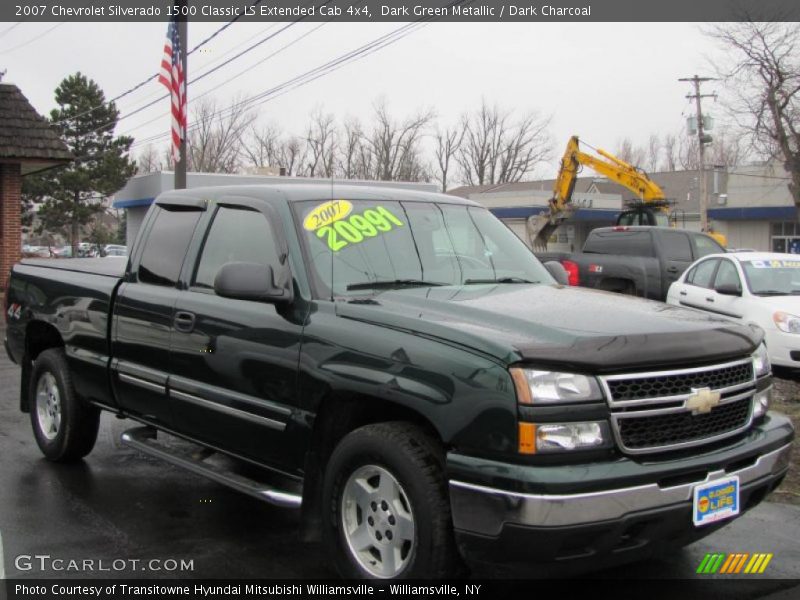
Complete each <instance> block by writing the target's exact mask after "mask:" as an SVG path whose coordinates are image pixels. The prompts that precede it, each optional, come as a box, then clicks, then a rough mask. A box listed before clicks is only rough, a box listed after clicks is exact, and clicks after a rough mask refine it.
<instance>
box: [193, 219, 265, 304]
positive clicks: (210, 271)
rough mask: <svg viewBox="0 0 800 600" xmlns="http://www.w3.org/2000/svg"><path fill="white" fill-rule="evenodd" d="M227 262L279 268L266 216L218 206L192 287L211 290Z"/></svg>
mask: <svg viewBox="0 0 800 600" xmlns="http://www.w3.org/2000/svg"><path fill="white" fill-rule="evenodd" d="M229 262H251V263H259V264H262V265H269V266H271V267H272V269H273V271H274V272H277V271H278V269H279V259H278V250H277V248H276V246H275V240H274V237H273V235H272V230H271V229H270V226H269V223H268V222H267V219H266V217H265V216H264V215H263V214H262V213H260V212H258V211H256V210H249V209H246V208H230V207H227V206H220V207H219V208H218V209H217V212H216V214H215V215H214V221H213V222H212V223H211V228H210V229H209V231H208V235H207V237H206V240H205V243H204V244H203V252H202V254H201V256H200V262H199V264H198V265H197V271H196V272H195V276H194V278H193V280H192V285H193V286H196V287H200V288H207V289H214V278H215V277H216V276H217V272H218V271H219V270H220V268H222V266H223V265H225V264H226V263H229Z"/></svg>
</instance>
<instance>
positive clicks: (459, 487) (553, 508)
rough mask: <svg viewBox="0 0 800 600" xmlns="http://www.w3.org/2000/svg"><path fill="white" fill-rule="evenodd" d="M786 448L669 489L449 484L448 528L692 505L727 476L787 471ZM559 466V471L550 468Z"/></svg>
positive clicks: (563, 520)
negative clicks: (704, 487) (701, 489)
mask: <svg viewBox="0 0 800 600" xmlns="http://www.w3.org/2000/svg"><path fill="white" fill-rule="evenodd" d="M790 450H791V444H786V445H785V446H782V447H781V448H778V449H777V450H773V451H772V452H769V453H767V454H763V455H762V456H760V457H758V459H756V461H755V463H753V464H752V465H750V466H747V467H745V468H742V469H739V470H736V471H731V472H725V471H713V472H710V473H709V474H708V475H707V476H706V478H705V479H703V480H699V481H693V482H691V483H685V484H681V485H676V486H672V487H660V486H659V485H658V484H656V483H651V484H647V485H639V486H634V487H627V488H618V489H612V490H603V491H599V492H591V493H586V494H566V495H538V494H522V493H516V492H509V491H506V490H500V489H495V488H491V487H486V486H481V485H473V484H470V483H465V482H463V481H458V480H450V502H451V505H452V512H453V525H454V526H455V528H456V529H457V530H460V531H468V532H472V533H476V534H479V535H485V536H498V535H499V534H500V533H501V531H502V529H503V526H504V525H506V524H513V525H522V526H528V527H564V526H571V525H585V524H589V523H597V522H601V521H608V520H613V519H619V518H622V517H624V516H626V515H629V514H631V513H636V512H640V511H645V510H649V509H656V508H662V507H668V506H672V505H679V504H682V503H691V501H692V493H693V490H694V487H695V486H697V485H699V484H702V483H706V482H708V481H713V480H715V479H720V478H724V477H730V476H732V475H738V476H739V482H740V486H741V487H742V488H745V487H747V486H748V484H750V483H753V482H756V481H759V480H761V479H764V478H769V477H771V478H772V479H777V478H778V477H780V476H781V475H783V474H784V473H785V471H786V470H787V469H788V467H789V456H790ZM554 468H558V467H554Z"/></svg>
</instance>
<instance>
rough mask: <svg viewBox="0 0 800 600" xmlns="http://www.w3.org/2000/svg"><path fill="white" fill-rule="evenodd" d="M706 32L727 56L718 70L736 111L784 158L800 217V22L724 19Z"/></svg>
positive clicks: (769, 152)
mask: <svg viewBox="0 0 800 600" xmlns="http://www.w3.org/2000/svg"><path fill="white" fill-rule="evenodd" d="M706 33H707V34H708V35H709V36H711V37H712V38H714V39H715V40H717V42H718V43H719V45H720V48H721V50H722V53H723V54H724V55H725V57H726V58H725V62H723V63H722V64H720V65H718V66H717V70H718V72H719V74H720V75H721V76H722V77H723V78H724V79H725V82H726V84H727V87H728V88H729V90H730V92H731V96H732V100H731V101H730V102H729V104H728V106H729V108H730V110H731V112H732V113H733V115H734V116H735V117H736V119H737V121H738V123H739V124H740V125H741V126H742V127H743V128H745V130H746V131H747V133H748V134H749V139H750V140H751V142H752V144H753V147H754V148H755V150H756V151H757V152H759V153H761V154H762V155H766V156H770V157H775V158H779V159H780V160H782V161H783V164H784V167H785V169H786V170H787V171H788V172H789V175H790V181H789V183H788V187H789V191H790V193H791V194H792V198H793V200H794V204H795V207H796V208H797V212H798V218H800V24H799V23H796V22H790V23H782V22H775V21H773V22H761V23H757V22H752V21H747V22H742V23H724V24H720V25H716V26H714V27H712V28H710V29H708V30H707V31H706Z"/></svg>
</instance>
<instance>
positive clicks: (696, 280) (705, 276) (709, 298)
mask: <svg viewBox="0 0 800 600" xmlns="http://www.w3.org/2000/svg"><path fill="white" fill-rule="evenodd" d="M718 265H719V259H718V258H708V259H706V260H704V261H701V262H699V263H697V265H695V267H694V268H693V269H692V270H691V271H689V273H687V274H686V278H685V279H684V281H683V283H682V284H681V283H678V284H677V286H676V287H677V288H678V301H679V302H680V304H682V305H683V306H688V307H689V308H699V309H700V310H711V309H713V308H714V304H713V295H714V289H713V282H714V273H716V271H717V266H718Z"/></svg>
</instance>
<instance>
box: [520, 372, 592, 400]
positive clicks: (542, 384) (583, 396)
mask: <svg viewBox="0 0 800 600" xmlns="http://www.w3.org/2000/svg"><path fill="white" fill-rule="evenodd" d="M510 372H511V378H512V379H513V380H514V387H515V388H516V390H517V400H518V401H519V403H520V404H553V403H556V402H587V401H591V400H602V399H603V395H602V393H601V392H600V386H599V385H597V381H596V380H595V378H594V377H588V376H586V375H577V374H575V373H557V372H554V371H535V370H533V369H517V368H515V369H510Z"/></svg>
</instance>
